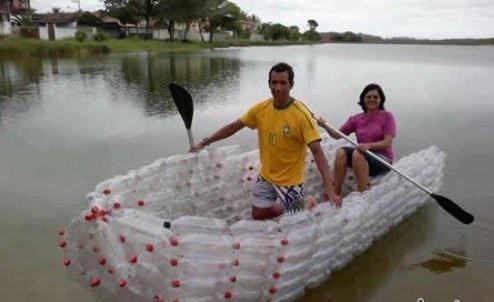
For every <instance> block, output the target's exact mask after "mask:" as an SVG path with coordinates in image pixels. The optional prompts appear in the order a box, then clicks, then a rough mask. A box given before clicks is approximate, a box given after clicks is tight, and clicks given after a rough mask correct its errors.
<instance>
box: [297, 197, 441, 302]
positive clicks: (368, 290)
mask: <svg viewBox="0 0 494 302" xmlns="http://www.w3.org/2000/svg"><path fill="white" fill-rule="evenodd" d="M434 216H435V210H434V209H433V208H431V207H426V208H422V209H420V210H419V211H418V212H417V213H416V214H414V215H413V216H412V217H410V218H408V219H406V220H405V221H404V222H402V223H401V224H400V225H398V226H397V227H396V228H394V229H392V230H391V231H390V232H389V233H388V234H386V235H385V236H384V237H383V238H381V239H380V240H378V241H377V242H375V243H374V244H373V246H372V247H371V248H370V249H369V250H367V251H366V252H364V253H363V254H362V255H360V256H358V257H356V258H355V259H354V260H352V262H351V263H350V264H349V265H348V266H347V267H345V268H344V269H343V270H341V271H338V272H334V273H333V274H332V275H331V277H330V279H329V280H328V282H326V283H325V284H324V285H322V286H321V287H319V288H317V289H315V290H311V291H309V292H308V294H307V295H306V297H304V298H303V299H302V301H304V302H312V301H313V302H316V301H353V302H358V301H369V299H370V297H372V295H373V294H374V292H375V291H376V290H377V289H378V288H379V287H380V285H382V284H385V283H386V282H387V281H388V280H389V279H392V278H393V274H395V273H397V271H398V270H399V268H400V267H401V266H403V263H404V262H405V260H404V258H405V256H406V255H407V254H410V253H413V252H415V251H417V250H419V249H420V248H421V247H422V246H423V244H424V243H425V242H426V241H427V239H428V238H429V237H430V236H431V230H432V229H434V228H435V219H434Z"/></svg>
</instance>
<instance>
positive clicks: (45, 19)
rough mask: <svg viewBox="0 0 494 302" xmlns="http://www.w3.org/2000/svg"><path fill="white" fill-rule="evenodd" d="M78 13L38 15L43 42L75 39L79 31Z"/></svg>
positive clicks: (57, 12) (56, 12)
mask: <svg viewBox="0 0 494 302" xmlns="http://www.w3.org/2000/svg"><path fill="white" fill-rule="evenodd" d="M77 17H78V13H63V12H59V11H55V12H52V13H46V14H38V15H37V24H38V26H39V37H40V39H43V40H50V41H54V40H60V39H64V38H73V37H74V34H75V32H76V31H77Z"/></svg>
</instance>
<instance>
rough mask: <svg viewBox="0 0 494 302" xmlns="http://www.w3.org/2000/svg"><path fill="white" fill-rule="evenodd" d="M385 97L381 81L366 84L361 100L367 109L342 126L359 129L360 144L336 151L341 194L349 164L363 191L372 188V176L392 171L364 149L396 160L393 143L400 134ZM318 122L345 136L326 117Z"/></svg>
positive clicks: (334, 135) (350, 130) (337, 184)
mask: <svg viewBox="0 0 494 302" xmlns="http://www.w3.org/2000/svg"><path fill="white" fill-rule="evenodd" d="M385 100H386V97H385V95H384V92H383V90H382V88H381V87H380V86H379V85H377V84H369V85H367V86H365V88H364V90H363V91H362V93H361V94H360V102H359V103H358V104H359V105H360V106H361V107H362V110H363V112H362V113H359V114H356V115H352V116H350V118H349V119H348V120H347V121H346V122H345V124H344V125H343V126H341V128H340V131H341V132H343V133H344V134H346V135H349V134H351V133H355V135H356V136H357V142H358V144H359V146H358V148H357V149H355V148H353V147H343V148H341V149H339V150H338V151H336V159H335V164H334V169H335V172H334V173H335V193H336V194H338V195H340V194H341V186H342V184H343V179H344V178H345V173H346V168H347V166H348V167H351V168H352V169H353V171H354V173H355V177H356V178H357V188H358V190H359V191H360V192H362V191H365V190H367V189H368V186H369V185H368V183H369V182H368V178H369V176H376V175H380V174H383V173H386V172H388V171H389V169H388V168H386V167H385V166H384V165H382V164H381V163H379V162H378V161H377V160H375V159H373V158H372V157H370V156H368V155H367V154H365V153H364V152H365V151H366V150H371V151H372V152H374V153H375V154H376V155H378V156H380V157H381V158H383V159H384V160H386V161H387V162H389V163H392V162H393V159H394V154H393V149H392V144H393V138H394V137H395V136H396V125H395V120H394V117H393V115H392V114H391V112H389V111H386V110H385V109H384V101H385ZM317 123H318V125H319V126H321V127H323V128H324V129H326V131H327V132H328V133H329V135H330V136H331V137H332V138H334V139H340V138H341V137H340V136H339V135H338V134H337V133H336V132H334V131H332V130H331V129H329V128H328V126H327V125H326V122H325V121H324V119H322V118H319V119H318V120H317Z"/></svg>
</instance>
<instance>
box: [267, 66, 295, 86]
mask: <svg viewBox="0 0 494 302" xmlns="http://www.w3.org/2000/svg"><path fill="white" fill-rule="evenodd" d="M273 71H274V72H285V71H286V72H288V80H289V81H290V84H293V78H294V77H295V74H294V73H293V68H292V66H290V65H288V64H287V63H283V62H281V63H278V64H276V65H274V66H273V67H271V70H269V78H268V80H269V81H271V73H272V72H273Z"/></svg>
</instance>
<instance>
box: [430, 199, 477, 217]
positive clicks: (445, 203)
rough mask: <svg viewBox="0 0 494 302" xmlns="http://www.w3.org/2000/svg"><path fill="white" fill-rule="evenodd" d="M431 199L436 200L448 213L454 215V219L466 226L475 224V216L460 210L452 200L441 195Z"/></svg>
mask: <svg viewBox="0 0 494 302" xmlns="http://www.w3.org/2000/svg"><path fill="white" fill-rule="evenodd" d="M431 197H432V198H434V199H435V200H436V201H437V203H439V205H440V206H441V207H442V208H443V209H445V210H446V212H448V213H450V214H451V215H453V217H455V218H456V219H458V220H459V221H461V222H463V223H464V224H470V223H472V222H473V220H474V218H473V215H472V214H470V213H468V212H467V211H465V210H463V209H462V208H460V207H459V206H458V205H457V204H456V203H454V202H453V201H451V200H450V199H448V198H446V197H444V196H441V195H439V194H431Z"/></svg>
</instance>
